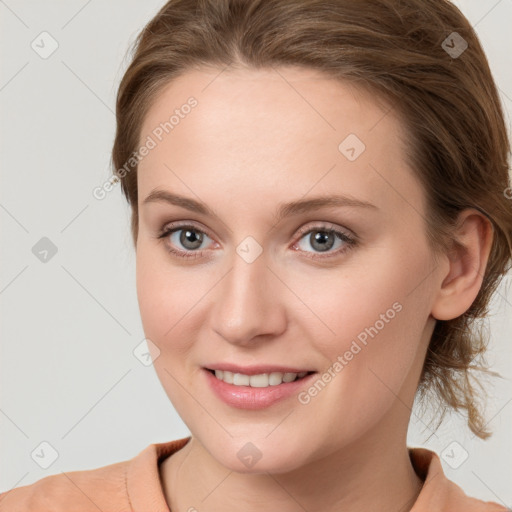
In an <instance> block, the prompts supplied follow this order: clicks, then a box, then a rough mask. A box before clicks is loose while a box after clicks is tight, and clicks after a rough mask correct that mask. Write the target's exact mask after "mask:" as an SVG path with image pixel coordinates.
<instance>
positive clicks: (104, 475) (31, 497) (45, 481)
mask: <svg viewBox="0 0 512 512" xmlns="http://www.w3.org/2000/svg"><path fill="white" fill-rule="evenodd" d="M127 466H128V461H124V462H118V463H116V464H111V465H109V466H103V467H100V468H96V469H89V470H84V471H70V472H62V473H59V474H55V475H49V476H46V477H44V478H42V479H40V480H38V481H37V482H34V483H33V484H30V485H26V486H22V487H16V488H15V489H11V490H10V491H7V492H4V493H1V494H0V511H1V512H21V511H23V512H31V511H34V512H36V511H37V512H43V511H50V510H51V511H52V512H61V511H62V512H64V511H70V510H73V511H74V512H92V511H94V512H97V511H98V510H131V507H130V505H129V500H128V495H127V493H126V483H125V475H126V468H127ZM108 507H110V508H108ZM114 507H115V508H114Z"/></svg>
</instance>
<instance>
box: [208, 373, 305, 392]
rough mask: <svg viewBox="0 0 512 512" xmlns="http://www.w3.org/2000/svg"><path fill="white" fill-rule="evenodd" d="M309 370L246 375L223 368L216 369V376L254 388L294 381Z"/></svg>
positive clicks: (236, 384) (229, 382) (230, 382)
mask: <svg viewBox="0 0 512 512" xmlns="http://www.w3.org/2000/svg"><path fill="white" fill-rule="evenodd" d="M307 373H308V372H300V373H282V372H272V373H260V374H258V375H244V374H243V373H233V372H228V371H223V370H215V377H217V379H219V380H223V381H224V382H227V383H228V384H234V385H235V386H251V387H253V388H267V387H269V386H278V385H279V384H282V383H283V382H293V381H294V380H295V379H297V378H299V379H300V378H302V377H305V376H306V375H307Z"/></svg>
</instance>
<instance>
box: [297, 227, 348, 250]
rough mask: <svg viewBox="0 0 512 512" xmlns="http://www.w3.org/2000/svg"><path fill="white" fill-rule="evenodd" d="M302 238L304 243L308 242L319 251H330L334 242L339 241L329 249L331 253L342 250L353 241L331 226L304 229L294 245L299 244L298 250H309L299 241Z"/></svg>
mask: <svg viewBox="0 0 512 512" xmlns="http://www.w3.org/2000/svg"><path fill="white" fill-rule="evenodd" d="M303 232H304V231H303ZM303 240H305V241H306V243H309V244H310V246H311V247H313V249H315V251H316V252H320V253H325V252H328V251H330V250H331V249H332V248H333V247H334V245H335V244H336V242H339V243H338V245H337V247H335V248H334V250H333V251H331V253H335V254H337V253H340V252H343V251H344V250H346V249H348V248H349V247H350V246H351V245H353V244H354V243H355V241H354V239H353V238H351V237H350V236H348V235H347V234H345V233H343V232H341V231H338V230H335V229H332V228H324V227H315V228H311V229H309V230H308V231H305V232H304V235H303V236H302V238H301V239H300V240H299V242H297V244H296V245H297V246H299V248H300V250H302V251H305V252H310V251H307V250H306V249H305V248H304V245H302V244H301V241H303Z"/></svg>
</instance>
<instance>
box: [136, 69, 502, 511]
mask: <svg viewBox="0 0 512 512" xmlns="http://www.w3.org/2000/svg"><path fill="white" fill-rule="evenodd" d="M190 96H194V97H195V98H196V99H197V101H198V105H197V106H196V107H195V108H194V109H192V111H191V112H190V114H188V115H187V116H184V118H183V119H180V122H179V124H178V125H177V126H175V128H174V129H173V130H172V132H170V133H169V135H167V136H165V137H164V138H163V140H162V141H161V142H159V144H158V145H157V146H156V147H155V148H154V149H152V150H151V151H150V152H149V154H148V155H147V156H146V157H145V158H144V159H143V161H142V162H141V163H140V165H139V171H138V187H139V199H138V200H139V215H140V219H139V233H138V237H137V244H136V252H137V257H136V261H137V293H138V300H139V306H140V311H141V318H142V323H143V326H144V331H145V334H146V337H147V338H149V339H150V340H151V341H152V342H153V343H154V345H155V346H156V347H158V349H159V351H160V352H159V353H157V351H156V349H154V348H153V349H152V355H153V359H154V367H155V370H156V372H157V374H158V377H159V379H160V381H161V382H162V385H163V387H164V389H165V391H166V393H167V395H168V397H169V399H170V400H171V401H172V403H173V405H174V407H175V409H176V410H177V412H178V413H179V415H180V416H181V418H182V419H183V421H184V422H185V423H186V425H187V426H188V428H189V430H190V432H191V434H192V439H191V441H190V442H189V443H188V444H187V445H186V446H185V447H184V448H183V449H182V450H180V451H178V452H177V453H176V454H174V455H172V456H171V457H168V458H167V459H166V460H165V461H164V462H163V463H162V464H161V466H160V471H161V478H162V483H163V488H164V493H165V497H166V499H167V501H168V503H169V506H170V508H171V510H173V511H186V510H189V509H190V507H194V508H195V509H197V510H198V511H203V510H224V511H225V512H230V511H234V510H237V511H238V510H240V509H243V510H244V511H247V512H251V511H256V510H258V511H261V510H281V511H284V512H288V511H290V512H291V511H299V510H304V509H305V510H308V511H310V512H313V511H323V512H330V511H335V510H336V511H339V510H343V511H344V512H352V511H354V512H355V511H358V512H359V511H361V510H380V511H383V512H386V511H390V512H391V511H393V512H396V511H398V510H410V508H411V506H412V504H413V503H414V501H415V500H416V498H417V496H418V493H419V492H420V490H421V486H422V481H421V479H420V478H419V477H418V476H417V475H416V473H415V471H414V468H413V466H412V465H411V462H410V459H409V455H408V451H407V445H406V436H407V428H408V423H409V419H410V415H411V407H412V403H413V399H414V394H415V391H416V388H417V385H418V381H419V377H420V373H421V368H422V364H423V361H424V358H425V353H426V350H427V346H428V342H429V340H430V337H431V335H432V331H433V328H434V326H435V321H436V319H450V318H454V317H456V316H459V315H460V314H462V313H463V312H464V311H466V309H467V308H468V307H469V306H470V305H471V303H472V302H473V300H474V298H475V297H476V295H477V293H478V290H479V289H480V286H481V283H482V276H483V274H484V270H485V265H486V263H487V258H488V253H489V248H490V243H491V239H492V232H491V228H490V226H489V224H488V222H487V221H486V220H485V218H484V217H483V216H482V215H481V214H479V212H478V211H476V210H466V211H465V212H463V214H462V215H461V227H460V229H459V231H458V233H457V237H458V239H459V241H460V243H461V248H460V249H457V250H456V251H453V252H451V253H449V254H441V255H439V256H438V258H437V259H434V256H433V254H432V252H431V251H430V249H429V247H428V244H427V239H426V236H425V219H424V216H425V200H424V195H423V190H422V188H421V186H420V184H419V183H418V182H417V180H416V179H415V178H414V176H413V174H412V172H411V170H410V169H409V168H408V167H407V166H406V164H405V161H404V151H403V148H404V144H406V142H405V141H404V130H403V127H402V124H401V122H400V120H399V118H397V117H395V115H394V111H393V110H392V109H391V110H389V106H386V105H384V104H383V103H378V102H377V100H376V97H375V95H369V94H367V93H365V92H364V91H362V90H359V89H357V88H356V87H355V86H350V85H348V84H346V83H341V82H339V81H334V80H332V79H330V78H327V77H325V76H323V75H320V74H319V73H318V72H315V71H313V70H306V69H301V68H293V67H287V68H279V69H278V70H248V69H230V70H226V71H224V72H222V73H220V70H219V69H211V68H201V69H196V70H192V71H188V72H186V73H185V74H183V75H181V76H180V77H179V78H177V79H175V80H174V81H172V82H171V83H170V84H168V86H167V87H166V88H165V89H164V90H163V91H162V92H161V93H160V94H159V95H158V96H157V98H156V100H155V102H154V103H153V104H152V106H151V108H150V110H149V111H148V113H147V115H146V118H145V120H144V123H143V126H142V127H141V135H140V136H141V139H140V140H141V141H143V140H146V137H147V136H148V135H150V134H151V133H152V130H153V129H154V128H155V127H156V126H158V125H159V124H160V123H161V122H163V121H165V120H167V119H168V118H169V116H170V115H171V113H172V111H173V110H174V109H175V108H179V107H180V105H183V104H184V103H186V101H187V99H188V98H189V97H190ZM386 113H387V114H386ZM350 133H354V134H356V135H357V136H358V137H359V139H360V140H362V141H363V142H364V144H365V145H366V149H365V151H364V152H363V153H361V154H360V156H359V157H358V158H357V159H356V160H355V161H349V160H348V159H347V158H346V157H345V156H344V155H343V154H342V153H341V152H340V151H339V149H338V145H339V144H340V142H342V141H343V140H344V139H345V138H346V137H347V135H348V134H350ZM157 188H158V189H161V190H167V191H170V192H173V193H175V194H180V195H183V196H186V197H188V198H192V199H195V200H198V201H201V202H203V203H205V204H206V205H208V206H209V207H210V208H211V209H212V210H213V211H214V212H215V214H216V215H217V218H216V217H211V216H207V215H203V214H200V213H196V212H192V211H189V210H186V209H184V208H183V207H179V206H176V205H172V204H168V203H165V202H163V201H158V202H149V203H144V199H145V198H146V197H147V196H148V195H149V194H150V193H151V192H152V191H154V190H155V189H157ZM332 193H340V194H341V193H343V194H346V195H350V196H353V197H355V198H358V199H360V200H364V201H368V202H370V203H372V204H373V205H375V206H376V208H361V207H350V206H343V207H329V208H325V207H324V208H321V209H317V210H315V211H311V212H307V213H301V214H296V215H294V216H291V217H286V218H284V219H283V220H282V221H281V222H279V223H277V224H276V223H275V212H276V210H277V207H278V206H279V205H280V204H281V203H283V202H288V201H293V200H298V199H308V198H311V197H313V196H322V195H327V194H332ZM178 221H179V222H183V223H192V224H194V226H195V227H196V229H198V230H199V232H201V233H205V235H203V236H204V240H203V243H202V245H201V246H200V249H199V250H202V255H199V256H198V257H197V258H190V259H185V258H180V257H178V256H176V255H173V254H171V253H169V252H168V250H167V247H168V246H171V247H173V248H174V249H178V250H180V249H181V250H182V251H185V252H187V251H188V252H194V249H193V248H192V249H190V247H191V246H190V243H189V245H185V246H184V245H183V244H182V243H180V238H179V236H180V234H181V233H182V232H180V231H177V232H175V234H174V235H169V236H167V237H166V238H165V239H158V234H159V233H160V232H161V230H162V229H163V228H164V227H165V226H168V225H169V223H171V222H178ZM326 223H327V224H332V225H333V227H334V228H335V229H338V230H340V231H342V232H344V233H347V234H349V235H354V234H355V235H356V236H357V239H358V243H357V244H356V245H355V246H352V247H350V248H349V249H347V250H346V251H345V252H343V253H341V254H339V253H338V254H337V255H335V252H336V251H337V249H339V248H341V247H343V246H345V247H346V243H345V242H343V241H341V240H338V239H335V240H336V241H335V242H334V244H335V245H334V246H333V247H332V248H331V249H329V250H328V251H327V253H330V254H331V257H328V258H326V257H324V258H323V259H320V258H318V256H322V255H325V254H326V253H325V252H322V251H321V249H318V248H317V246H316V245H314V241H313V240H312V238H311V234H299V233H298V231H297V230H298V229H299V228H301V227H307V228H315V227H317V229H318V230H319V231H322V227H324V226H325V224H326ZM318 226H319V227H318ZM176 229H178V228H176ZM314 234H315V232H314V233H313V235H314ZM247 236H251V237H253V238H254V239H255V240H256V241H257V242H258V244H259V246H260V247H261V249H262V253H261V255H260V256H259V257H258V258H257V259H255V261H253V262H252V263H248V262H247V261H246V260H244V259H243V258H242V257H240V256H239V255H238V254H237V252H236V249H237V247H238V246H239V244H240V243H241V242H242V241H243V240H244V239H245V238H246V237H247ZM185 243H186V242H185ZM166 244H167V245H166ZM297 244H298V247H299V250H294V249H293V248H292V247H293V246H294V245H297ZM195 251H196V252H197V249H195ZM308 256H311V257H308ZM396 302H398V303H399V304H400V305H401V307H402V309H401V311H400V312H398V313H396V315H395V316H394V318H393V319H392V320H389V322H387V323H386V324H385V326H384V328H382V329H381V330H379V332H378V334H377V335H376V336H375V337H374V338H369V339H368V343H367V345H366V346H364V348H362V350H361V351H360V352H359V353H358V354H357V355H356V356H354V358H353V359H352V360H351V361H349V362H348V364H346V365H345V366H344V367H343V369H342V371H340V372H339V373H337V374H336V376H335V378H333V379H332V380H331V382H329V383H328V385H326V386H325V388H324V389H323V390H322V391H321V392H320V393H318V394H317V396H315V397H314V398H312V399H311V401H310V402H309V403H308V404H306V405H304V404H301V403H300V402H299V401H298V400H297V397H296V396H292V397H290V398H287V399H286V400H283V401H280V402H277V403H275V404H273V405H272V406H270V407H268V408H266V409H262V410H257V411H254V410H243V409H236V408H234V407H231V406H229V405H227V404H225V403H224V402H222V401H220V400H219V399H218V398H217V397H216V395H214V394H213V392H212V391H211V390H210V389H209V387H208V386H207V385H206V381H205V378H204V375H203V373H202V370H201V367H203V366H208V363H215V362H217V363H218V362H225V361H229V362H235V363H238V364H241V365H251V364H257V363H275V364H285V365H291V366H297V367H300V368H309V369H311V370H316V371H318V372H319V374H322V372H324V371H326V370H327V369H328V368H329V367H332V365H333V363H334V362H335V361H336V360H337V357H338V356H339V355H343V354H344V353H345V352H346V351H347V350H348V349H349V348H350V346H351V343H352V341H353V340H354V339H356V338H357V336H358V334H360V333H361V332H362V331H364V329H365V328H367V327H370V326H374V325H375V323H376V321H377V320H379V318H381V316H380V315H381V314H385V313H386V311H387V310H388V309H390V308H392V305H393V304H394V303H396ZM248 442H251V443H252V444H254V445H255V446H256V447H257V449H258V450H259V451H260V452H261V455H262V456H261V459H260V460H259V461H258V462H257V463H256V464H255V465H254V466H252V467H250V468H249V467H247V466H245V465H244V463H242V461H241V460H240V459H239V458H238V456H237V452H238V451H239V450H240V449H241V448H242V447H243V446H244V445H245V444H246V443H248ZM390 468H392V470H390ZM190 510H192V509H190Z"/></svg>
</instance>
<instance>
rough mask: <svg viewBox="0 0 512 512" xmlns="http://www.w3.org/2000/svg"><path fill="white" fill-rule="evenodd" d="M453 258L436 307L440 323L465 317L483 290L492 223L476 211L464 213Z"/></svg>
mask: <svg viewBox="0 0 512 512" xmlns="http://www.w3.org/2000/svg"><path fill="white" fill-rule="evenodd" d="M458 226H459V227H458V229H457V231H456V233H455V234H454V237H455V241H454V244H453V247H452V249H451V250H450V252H449V254H446V258H447V261H448V265H447V266H448V272H447V273H446V274H445V275H444V277H443V278H442V282H441V284H440V286H439V290H438V293H437V296H436V298H435V301H434V304H433V306H432V313H431V314H432V316H433V317H434V318H436V319H437V320H451V319H453V318H457V317H458V316H460V315H462V314H464V313H465V312H466V311H467V310H468V309H469V308H470V306H471V304H472V303H473V302H474V300H475V298H476V296H477V295H478V292H479V291H480V287H481V286H482V281H483V277H484V274H485V269H486V266H487V261H488V259H489V254H490V250H491V245H492V239H493V227H492V223H491V222H490V221H489V219H488V218H487V217H485V216H484V215H483V214H482V213H480V212H479V211H477V210H475V209H467V210H464V211H463V212H461V214H460V216H459V224H458Z"/></svg>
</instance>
